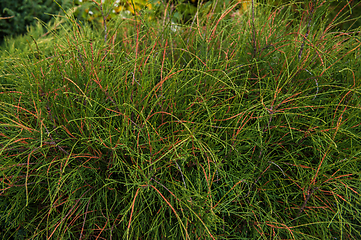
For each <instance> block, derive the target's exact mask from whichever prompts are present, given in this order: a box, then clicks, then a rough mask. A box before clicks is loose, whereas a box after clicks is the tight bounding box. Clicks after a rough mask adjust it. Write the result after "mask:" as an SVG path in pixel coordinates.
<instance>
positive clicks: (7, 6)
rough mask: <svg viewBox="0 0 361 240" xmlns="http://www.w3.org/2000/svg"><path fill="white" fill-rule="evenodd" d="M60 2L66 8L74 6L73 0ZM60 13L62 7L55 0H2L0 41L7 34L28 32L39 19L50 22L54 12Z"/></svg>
mask: <svg viewBox="0 0 361 240" xmlns="http://www.w3.org/2000/svg"><path fill="white" fill-rule="evenodd" d="M58 3H59V4H60V5H61V6H62V7H63V8H64V9H68V8H70V7H72V6H73V0H58ZM59 13H61V11H60V8H59V6H58V5H57V4H56V3H55V2H54V1H53V0H17V1H13V0H2V1H0V42H1V41H2V40H3V39H4V37H5V36H15V35H18V34H24V33H26V32H27V27H28V26H30V25H35V24H36V22H37V19H39V20H41V21H44V22H48V21H50V20H51V19H52V18H53V16H52V14H59ZM1 18H3V19H1Z"/></svg>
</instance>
